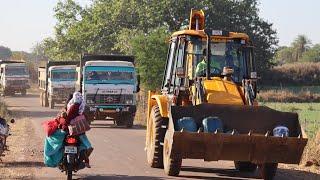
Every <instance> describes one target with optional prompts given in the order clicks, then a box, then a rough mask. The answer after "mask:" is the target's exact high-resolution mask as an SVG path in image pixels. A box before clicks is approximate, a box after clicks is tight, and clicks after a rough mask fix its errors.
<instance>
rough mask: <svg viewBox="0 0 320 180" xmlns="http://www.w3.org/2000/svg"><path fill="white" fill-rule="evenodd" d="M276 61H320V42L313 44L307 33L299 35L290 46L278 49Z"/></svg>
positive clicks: (280, 62) (278, 62) (279, 62)
mask: <svg viewBox="0 0 320 180" xmlns="http://www.w3.org/2000/svg"><path fill="white" fill-rule="evenodd" d="M275 61H276V63H277V64H279V65H281V64H285V63H296V62H320V44H315V45H313V46H312V44H311V41H310V40H309V39H308V38H307V37H306V36H305V35H298V36H297V37H296V39H295V40H294V41H293V42H292V43H291V46H289V47H286V46H285V47H280V48H279V49H278V50H277V53H276V56H275Z"/></svg>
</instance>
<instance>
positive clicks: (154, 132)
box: [146, 106, 166, 168]
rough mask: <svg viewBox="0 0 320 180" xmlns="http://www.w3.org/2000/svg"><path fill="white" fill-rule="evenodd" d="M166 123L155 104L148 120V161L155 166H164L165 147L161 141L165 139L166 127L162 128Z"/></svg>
mask: <svg viewBox="0 0 320 180" xmlns="http://www.w3.org/2000/svg"><path fill="white" fill-rule="evenodd" d="M163 125H165V120H164V119H163V118H162V117H161V114H160V110H159V107H158V106H153V107H152V109H151V113H150V120H149V122H148V133H147V136H146V138H147V147H146V150H147V161H148V164H149V165H150V166H151V167H153V168H162V167H163V147H162V146H161V144H160V143H161V142H163V140H164V136H165V133H166V129H164V128H162V126H163Z"/></svg>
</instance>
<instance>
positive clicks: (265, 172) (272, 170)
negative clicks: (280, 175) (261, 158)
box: [259, 163, 278, 180]
mask: <svg viewBox="0 0 320 180" xmlns="http://www.w3.org/2000/svg"><path fill="white" fill-rule="evenodd" d="M277 169H278V163H264V164H262V165H259V174H260V177H261V178H262V179H264V180H272V179H273V178H274V176H275V175H276V173H277Z"/></svg>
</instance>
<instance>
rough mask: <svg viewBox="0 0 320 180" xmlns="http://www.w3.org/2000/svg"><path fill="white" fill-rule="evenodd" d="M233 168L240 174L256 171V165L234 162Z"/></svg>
mask: <svg viewBox="0 0 320 180" xmlns="http://www.w3.org/2000/svg"><path fill="white" fill-rule="evenodd" d="M234 166H235V168H236V169H237V170H239V171H241V172H254V171H255V170H256V169H257V165H256V164H253V163H251V162H243V161H234Z"/></svg>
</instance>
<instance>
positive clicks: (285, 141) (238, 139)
mask: <svg viewBox="0 0 320 180" xmlns="http://www.w3.org/2000/svg"><path fill="white" fill-rule="evenodd" d="M209 116H216V117H219V118H220V119H221V121H222V124H223V129H224V132H221V133H220V132H219V133H218V132H215V133H204V132H186V131H174V132H173V143H172V151H173V153H172V154H174V155H178V156H180V157H182V158H185V159H186V158H190V159H204V160H205V161H217V160H233V161H250V162H253V163H256V164H260V163H287V164H298V163H299V162H300V159H301V156H302V153H303V150H304V147H305V146H306V143H307V137H306V135H305V133H304V132H303V130H302V129H301V127H300V124H299V120H298V115H297V114H296V113H288V112H280V111H276V110H273V109H270V108H268V107H263V106H260V107H258V106H236V105H215V104H201V105H197V106H188V107H186V106H185V107H181V106H180V107H179V106H172V107H171V110H170V121H172V122H173V124H175V121H177V120H178V119H180V118H183V117H193V118H194V119H195V121H196V123H197V124H198V127H200V126H201V124H202V120H203V119H204V118H206V117H209ZM279 125H282V126H286V127H288V129H289V137H274V136H272V131H273V129H274V128H275V127H276V126H279ZM230 130H235V131H237V133H225V132H227V131H230Z"/></svg>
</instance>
